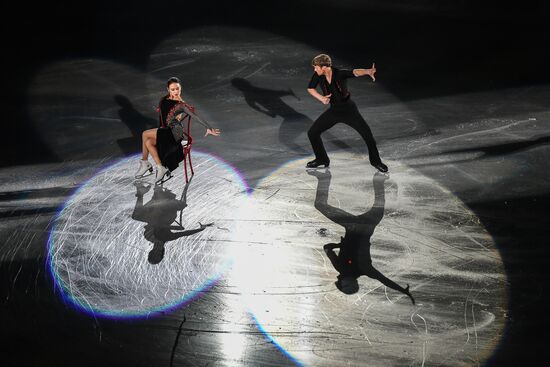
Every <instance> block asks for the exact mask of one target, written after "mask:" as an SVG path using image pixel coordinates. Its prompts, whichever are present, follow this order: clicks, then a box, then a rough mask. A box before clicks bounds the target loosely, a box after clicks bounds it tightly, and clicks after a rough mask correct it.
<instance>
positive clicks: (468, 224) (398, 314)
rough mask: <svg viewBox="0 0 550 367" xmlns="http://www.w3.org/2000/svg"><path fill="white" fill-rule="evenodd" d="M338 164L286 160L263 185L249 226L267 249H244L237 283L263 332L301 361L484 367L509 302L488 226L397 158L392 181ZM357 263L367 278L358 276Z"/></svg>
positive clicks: (347, 160)
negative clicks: (311, 165) (312, 165)
mask: <svg viewBox="0 0 550 367" xmlns="http://www.w3.org/2000/svg"><path fill="white" fill-rule="evenodd" d="M330 158H331V166H330V169H317V170H306V169H305V168H304V167H305V165H306V162H307V160H308V159H300V160H295V161H293V162H289V163H287V164H285V165H283V166H282V167H280V168H279V169H277V170H275V171H274V172H273V173H272V174H270V175H269V176H267V177H266V178H264V179H263V180H262V181H261V182H260V183H259V184H258V185H257V186H256V187H255V189H254V194H253V198H254V200H252V201H251V204H250V205H251V207H252V206H253V207H254V208H253V209H252V208H251V209H250V213H253V214H251V218H250V220H249V223H250V224H249V225H248V228H247V229H246V230H247V231H248V237H250V238H261V239H262V243H258V244H256V245H252V246H249V247H247V248H246V249H245V248H235V251H240V253H235V254H233V258H234V259H235V262H234V263H233V266H232V268H233V269H232V271H230V272H228V275H229V280H228V283H229V284H231V285H233V286H235V287H237V288H239V289H241V292H242V295H241V296H240V297H241V298H240V299H241V302H244V304H246V305H247V307H248V308H249V310H250V312H251V314H252V315H253V318H254V319H255V320H256V322H257V324H258V327H259V328H260V329H261V330H262V331H263V332H264V333H265V334H266V336H268V337H269V339H270V340H272V341H273V342H274V343H275V344H276V345H277V346H278V347H279V348H280V349H281V350H282V351H283V352H285V353H288V354H289V355H290V356H291V358H293V360H295V361H296V363H297V364H298V365H305V366H334V365H340V364H341V361H347V360H348V356H349V353H353V354H354V356H355V357H354V359H353V361H351V362H349V363H348V364H349V365H350V366H360V365H363V361H369V365H373V366H386V365H388V364H390V365H391V364H392V363H393V362H394V361H395V358H398V359H399V360H400V361H402V362H403V363H402V364H406V365H411V364H415V361H416V364H418V365H421V364H424V363H426V364H430V365H448V364H452V365H455V364H456V365H464V364H469V363H470V362H471V361H479V363H480V364H483V362H484V361H485V360H486V359H487V358H488V356H490V355H491V353H492V352H493V351H494V350H495V348H496V346H497V344H498V342H499V340H500V336H501V335H502V333H503V329H504V324H505V315H506V308H507V295H506V277H505V272H504V268H503V264H502V260H501V257H500V254H499V253H498V251H497V249H496V247H495V244H494V243H493V240H492V238H491V236H490V235H489V234H488V233H487V231H486V230H485V229H484V228H483V226H482V225H481V224H480V222H479V219H478V218H477V217H476V216H475V215H474V214H473V213H472V212H471V211H470V210H469V208H468V207H467V206H466V205H465V204H464V203H462V202H461V201H460V200H459V199H458V198H457V197H456V196H455V195H453V193H452V192H449V191H448V190H447V189H445V188H444V187H442V186H441V185H439V184H438V183H437V182H436V181H435V180H433V179H431V178H429V177H427V176H425V175H423V174H422V173H421V172H419V171H417V170H415V169H413V168H411V167H408V166H406V165H404V164H402V163H400V162H398V161H391V160H387V161H386V163H387V165H388V166H389V170H390V174H389V176H388V175H384V174H381V173H378V172H377V171H376V169H375V168H373V167H371V166H370V165H369V162H368V159H366V158H365V157H363V156H359V155H354V154H352V153H349V152H331V153H330ZM252 218H253V219H254V220H253V221H252ZM245 219H246V218H243V220H245ZM333 250H334V251H333ZM341 253H344V254H345V255H342V256H347V257H343V258H342V257H339V258H338V259H336V254H341ZM245 255H246V256H245ZM348 259H349V261H348ZM342 260H346V264H348V263H349V266H348V267H347V268H344V265H342ZM353 264H357V265H355V266H357V268H359V269H366V270H367V274H369V275H365V276H360V277H359V278H357V280H356V279H355V278H354V277H350V274H349V272H347V271H348V270H349V269H350V268H353V266H354V265H353ZM337 268H338V269H340V271H339V270H337ZM373 268H374V270H373ZM346 269H348V270H346ZM407 284H409V285H410V293H411V294H412V296H413V297H414V299H415V304H412V302H411V301H412V299H410V297H408V295H407V294H406V289H407ZM396 285H397V286H399V287H401V288H400V289H401V291H399V290H396V289H392V287H395V286H396ZM348 293H349V294H348ZM281 330H284V331H285V332H281ZM327 333H329V334H330V338H328V337H325V336H326V335H327ZM316 335H322V336H323V337H314V336H316ZM451 358H452V360H451ZM389 361H391V362H389Z"/></svg>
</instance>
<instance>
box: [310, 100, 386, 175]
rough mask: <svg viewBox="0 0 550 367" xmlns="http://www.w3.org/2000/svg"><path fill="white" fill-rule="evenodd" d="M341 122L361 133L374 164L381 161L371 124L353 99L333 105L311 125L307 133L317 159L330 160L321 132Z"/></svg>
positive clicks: (371, 161) (370, 159)
mask: <svg viewBox="0 0 550 367" xmlns="http://www.w3.org/2000/svg"><path fill="white" fill-rule="evenodd" d="M339 122H341V123H344V124H346V125H348V126H350V127H352V128H354V129H355V130H356V131H357V132H358V133H359V135H361V137H362V138H363V140H364V141H365V143H366V144H367V148H368V149H369V161H370V163H371V164H372V165H376V164H378V163H380V162H381V160H380V154H379V153H378V148H377V147H376V142H375V141H374V137H373V136H372V132H371V131H370V128H369V125H367V122H366V121H365V119H363V116H361V114H360V113H359V110H358V109H357V105H356V104H355V102H353V101H352V100H348V101H346V102H343V103H339V104H335V105H331V106H330V108H329V109H328V110H326V111H325V112H323V113H322V114H321V116H319V118H318V119H317V120H315V122H314V123H313V125H311V128H310V129H309V131H308V132H307V135H308V137H309V141H310V142H311V146H312V147H313V151H314V152H315V159H317V160H319V161H322V162H328V161H329V159H328V155H327V151H326V150H325V147H324V145H323V141H322V140H321V134H322V133H323V132H324V131H327V130H328V129H330V128H331V127H333V126H334V125H336V124H337V123H339Z"/></svg>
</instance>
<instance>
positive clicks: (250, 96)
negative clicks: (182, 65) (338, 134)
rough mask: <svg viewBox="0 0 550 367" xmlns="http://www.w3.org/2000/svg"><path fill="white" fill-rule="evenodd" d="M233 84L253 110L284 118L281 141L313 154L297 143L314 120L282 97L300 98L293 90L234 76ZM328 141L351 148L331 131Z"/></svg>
mask: <svg viewBox="0 0 550 367" xmlns="http://www.w3.org/2000/svg"><path fill="white" fill-rule="evenodd" d="M231 85H232V86H233V87H234V88H236V89H238V90H239V91H241V92H242V93H243V96H244V99H245V101H246V104H247V105H248V106H250V108H252V109H253V110H256V111H258V112H261V113H263V114H265V115H267V116H269V117H271V118H275V117H277V116H280V117H282V118H283V121H282V122H281V125H280V126H279V135H278V137H279V142H280V143H281V144H283V145H285V146H286V147H288V148H289V149H291V150H292V151H294V152H296V153H301V154H304V155H309V154H311V147H309V144H308V146H307V147H305V148H304V147H303V146H300V145H299V144H298V143H296V139H298V137H300V136H301V135H303V134H305V133H306V132H307V130H308V129H309V128H310V127H311V124H312V123H313V121H312V120H311V119H310V118H309V117H307V116H306V115H304V114H302V113H300V112H298V111H296V110H295V109H293V108H292V107H290V106H289V105H287V104H286V103H285V102H284V101H283V100H282V99H281V97H284V96H293V97H295V98H299V97H298V96H296V94H295V93H294V92H293V91H292V90H291V89H287V90H283V89H281V90H276V89H268V88H262V87H257V86H254V85H252V83H250V82H249V81H248V80H246V79H243V78H234V79H232V80H231ZM324 135H325V137H326V138H328V139H327V142H331V143H332V144H334V145H335V146H337V147H339V148H341V149H347V148H350V146H349V145H348V144H346V143H345V142H343V141H341V140H339V139H337V138H335V137H334V135H332V134H331V133H330V132H325V134H324Z"/></svg>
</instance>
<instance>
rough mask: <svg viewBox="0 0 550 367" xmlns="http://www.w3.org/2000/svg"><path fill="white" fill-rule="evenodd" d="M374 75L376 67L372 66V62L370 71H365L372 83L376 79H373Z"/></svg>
mask: <svg viewBox="0 0 550 367" xmlns="http://www.w3.org/2000/svg"><path fill="white" fill-rule="evenodd" d="M375 73H376V66H375V65H374V62H373V63H372V67H371V68H370V69H367V75H368V76H370V77H371V78H372V81H373V82H375V81H376V78H375V77H374V74H375Z"/></svg>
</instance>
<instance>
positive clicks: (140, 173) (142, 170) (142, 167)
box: [135, 160, 153, 178]
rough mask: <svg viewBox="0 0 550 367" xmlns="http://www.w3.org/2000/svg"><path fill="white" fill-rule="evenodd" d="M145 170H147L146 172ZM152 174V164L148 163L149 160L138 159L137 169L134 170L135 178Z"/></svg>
mask: <svg viewBox="0 0 550 367" xmlns="http://www.w3.org/2000/svg"><path fill="white" fill-rule="evenodd" d="M147 171H149V173H148V174H146V173H147ZM152 174H153V165H152V164H151V163H149V161H144V160H140V161H139V169H138V171H137V172H136V176H135V177H136V178H143V177H147V176H150V175H152Z"/></svg>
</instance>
